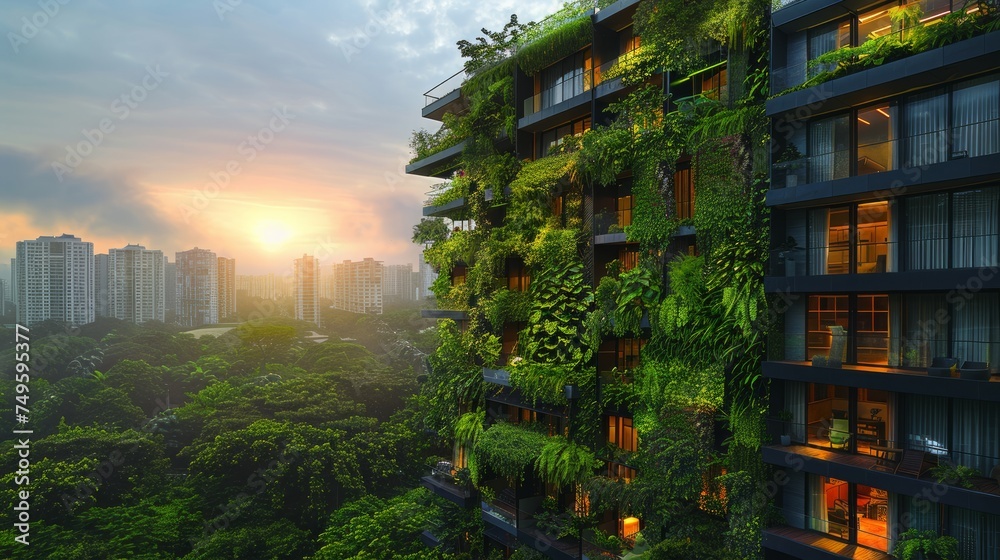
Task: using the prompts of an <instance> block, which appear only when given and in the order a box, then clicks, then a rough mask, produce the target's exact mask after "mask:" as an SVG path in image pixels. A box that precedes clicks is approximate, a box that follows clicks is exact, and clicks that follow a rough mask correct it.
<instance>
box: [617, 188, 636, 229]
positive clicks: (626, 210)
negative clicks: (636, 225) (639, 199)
mask: <svg viewBox="0 0 1000 560" xmlns="http://www.w3.org/2000/svg"><path fill="white" fill-rule="evenodd" d="M632 204H633V200H632V195H626V196H619V197H618V198H616V199H615V213H616V214H617V218H618V227H620V228H623V227H625V226H630V225H632Z"/></svg>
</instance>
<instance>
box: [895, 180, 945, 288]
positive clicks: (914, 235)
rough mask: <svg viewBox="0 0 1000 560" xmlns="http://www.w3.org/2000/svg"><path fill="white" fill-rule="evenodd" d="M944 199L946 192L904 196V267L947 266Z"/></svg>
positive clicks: (908, 268)
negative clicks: (905, 240)
mask: <svg viewBox="0 0 1000 560" xmlns="http://www.w3.org/2000/svg"><path fill="white" fill-rule="evenodd" d="M948 200H949V196H948V193H935V194H928V195H922V196H913V197H909V198H907V199H905V201H904V204H905V205H906V239H907V244H906V269H907V270H931V269H939V268H947V267H948V228H949V225H948V215H949V213H950V212H949V210H948Z"/></svg>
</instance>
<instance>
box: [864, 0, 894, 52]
mask: <svg viewBox="0 0 1000 560" xmlns="http://www.w3.org/2000/svg"><path fill="white" fill-rule="evenodd" d="M897 5H898V4H897V3H896V2H893V3H891V4H882V5H881V6H878V7H875V8H872V9H870V10H868V11H865V12H861V13H859V14H858V44H862V43H865V42H867V41H869V40H871V39H875V38H877V37H881V36H883V35H888V34H890V33H892V32H893V31H894V30H893V27H892V26H893V23H892V18H891V17H890V16H889V10H891V9H892V8H895V7H896V6H897Z"/></svg>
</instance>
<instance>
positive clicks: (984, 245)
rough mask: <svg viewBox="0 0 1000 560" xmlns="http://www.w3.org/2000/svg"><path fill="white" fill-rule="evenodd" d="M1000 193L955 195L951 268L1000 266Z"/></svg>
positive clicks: (978, 191) (986, 191)
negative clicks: (999, 220) (999, 205)
mask: <svg viewBox="0 0 1000 560" xmlns="http://www.w3.org/2000/svg"><path fill="white" fill-rule="evenodd" d="M998 204H1000V189H997V188H985V189H972V190H968V191H959V192H956V193H953V194H952V198H951V210H952V229H953V231H952V246H951V248H952V266H953V267H954V268H965V267H978V266H997V264H998V260H997V251H998V247H1000V245H998V240H1000V238H998V229H1000V227H998V223H997V221H998V219H1000V212H998V210H1000V207H998Z"/></svg>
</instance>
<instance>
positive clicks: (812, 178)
mask: <svg viewBox="0 0 1000 560" xmlns="http://www.w3.org/2000/svg"><path fill="white" fill-rule="evenodd" d="M998 152H1000V119H988V120H983V121H980V122H976V123H971V124H966V125H961V126H955V127H952V128H951V129H940V130H935V131H931V132H926V133H922V134H913V135H909V136H906V137H903V138H897V139H893V140H886V141H883V142H873V143H867V144H861V145H859V146H858V147H857V148H856V149H855V150H850V149H847V148H842V149H838V150H834V151H830V152H824V153H818V154H811V155H806V156H802V157H798V158H795V159H786V160H784V161H776V162H774V163H773V164H772V165H771V188H772V189H781V188H785V187H795V186H798V185H807V184H810V183H817V182H820V181H832V180H835V179H843V178H845V177H849V176H852V175H854V176H859V175H870V174H873V173H881V172H884V171H892V170H895V169H912V168H917V167H923V166H925V165H932V164H935V163H941V162H944V161H949V160H954V159H964V158H967V157H976V156H984V155H990V154H995V153H998ZM852 168H853V169H852Z"/></svg>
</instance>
